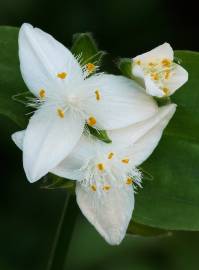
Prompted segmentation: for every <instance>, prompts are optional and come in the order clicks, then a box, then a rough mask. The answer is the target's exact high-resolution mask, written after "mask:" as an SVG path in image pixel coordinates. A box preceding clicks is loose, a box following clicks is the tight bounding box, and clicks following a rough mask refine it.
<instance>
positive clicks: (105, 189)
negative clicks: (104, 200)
mask: <svg viewBox="0 0 199 270" xmlns="http://www.w3.org/2000/svg"><path fill="white" fill-rule="evenodd" d="M110 188H111V186H110V185H104V186H103V190H104V191H108V190H109V189H110Z"/></svg>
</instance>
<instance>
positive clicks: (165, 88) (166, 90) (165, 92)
mask: <svg viewBox="0 0 199 270" xmlns="http://www.w3.org/2000/svg"><path fill="white" fill-rule="evenodd" d="M162 91H163V92H164V94H165V95H166V96H167V95H168V94H169V92H170V91H169V88H167V87H163V88H162Z"/></svg>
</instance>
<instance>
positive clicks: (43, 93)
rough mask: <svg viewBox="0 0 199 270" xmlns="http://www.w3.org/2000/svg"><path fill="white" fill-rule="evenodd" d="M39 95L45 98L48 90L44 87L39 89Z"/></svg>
mask: <svg viewBox="0 0 199 270" xmlns="http://www.w3.org/2000/svg"><path fill="white" fill-rule="evenodd" d="M39 96H40V98H45V96H46V91H45V90H44V89H41V90H40V91H39Z"/></svg>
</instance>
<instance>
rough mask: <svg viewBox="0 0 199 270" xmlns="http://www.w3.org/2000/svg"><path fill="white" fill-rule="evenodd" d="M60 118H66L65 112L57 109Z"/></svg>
mask: <svg viewBox="0 0 199 270" xmlns="http://www.w3.org/2000/svg"><path fill="white" fill-rule="evenodd" d="M57 113H58V115H59V117H61V118H64V111H63V110H62V109H57Z"/></svg>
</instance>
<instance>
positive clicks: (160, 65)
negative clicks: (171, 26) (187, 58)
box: [132, 43, 188, 97]
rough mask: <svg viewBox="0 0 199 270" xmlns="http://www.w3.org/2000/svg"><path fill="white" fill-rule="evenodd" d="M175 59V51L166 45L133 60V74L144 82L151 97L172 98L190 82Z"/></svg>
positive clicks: (185, 72)
mask: <svg viewBox="0 0 199 270" xmlns="http://www.w3.org/2000/svg"><path fill="white" fill-rule="evenodd" d="M173 59H174V57H173V49H172V48H171V46H170V45H169V44H168V43H164V44H162V45H160V46H158V47H156V48H155V49H153V50H151V51H149V52H147V53H144V54H142V55H138V56H136V57H135V58H133V68H132V73H133V75H134V76H135V77H137V78H138V79H140V80H141V81H143V82H144V85H145V88H146V92H147V93H148V94H149V95H152V96H156V97H164V96H170V95H172V94H173V93H174V92H175V91H176V90H177V89H178V88H180V87H181V86H182V85H183V84H184V83H185V82H186V81H187V80H188V73H187V71H186V70H185V69H184V68H182V67H181V66H180V65H178V64H176V63H175V62H174V61H173Z"/></svg>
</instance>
